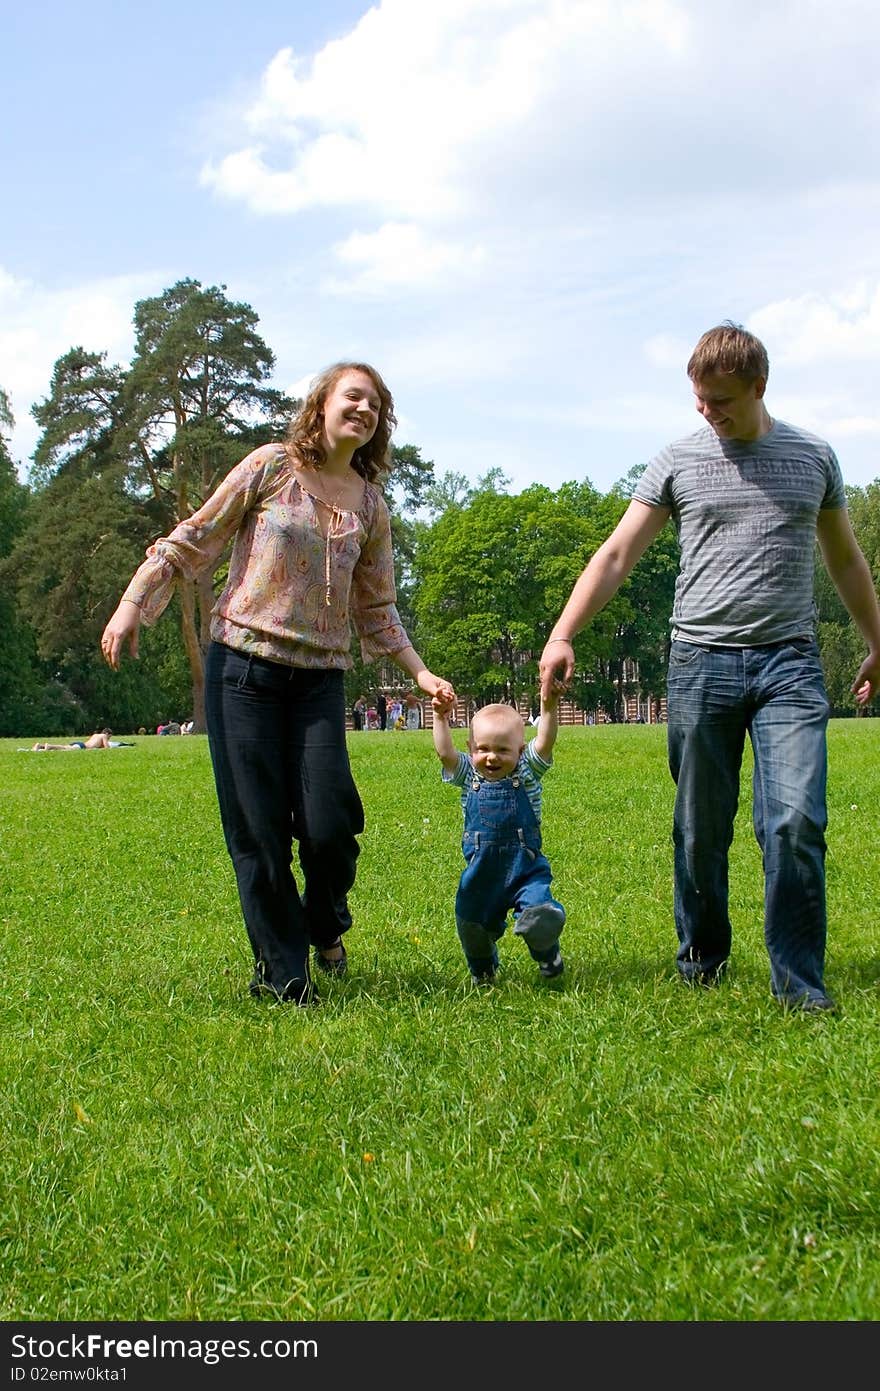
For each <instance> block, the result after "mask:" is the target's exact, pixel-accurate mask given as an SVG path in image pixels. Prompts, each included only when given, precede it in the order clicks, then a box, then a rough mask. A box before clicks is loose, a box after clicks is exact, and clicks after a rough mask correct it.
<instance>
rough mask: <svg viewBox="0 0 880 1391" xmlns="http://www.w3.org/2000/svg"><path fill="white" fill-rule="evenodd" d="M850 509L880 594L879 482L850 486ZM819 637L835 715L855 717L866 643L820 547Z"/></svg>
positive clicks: (817, 593)
mask: <svg viewBox="0 0 880 1391" xmlns="http://www.w3.org/2000/svg"><path fill="white" fill-rule="evenodd" d="M846 494H847V507H848V510H849V514H850V520H851V522H852V527H853V531H854V532H855V536H856V539H857V541H858V543H859V545H860V546H861V548H862V551H863V552H864V555H865V559H866V560H867V562H868V565H869V567H870V569H871V573H872V575H873V579H874V587H875V589H877V590H878V591H880V481H876V480H875V482H873V483H869V484H868V486H867V487H866V488H864V489H862V488H856V487H847V490H846ZM815 593H816V608H817V612H818V619H819V622H818V628H817V635H818V640H819V652H820V655H821V658H822V667H823V670H824V673H825V685H826V688H827V691H828V699H829V702H830V704H831V709H832V712H833V714H835V715H837V716H843V715H855V714H858V713H861V712H860V711H858V710H857V708H856V705H855V702H854V700H853V695H852V691H851V690H850V687H851V685H852V682H853V680H854V678H855V674H856V672H857V671H858V669H859V667H860V666H861V664H862V662H863V660H864V657H865V643H864V639H863V638H862V635H861V633H860V632H859V630H858V628H857V627H856V625H855V624H854V623H853V621H852V619H851V618H850V616H849V614H848V613H847V610H846V608H845V606H844V604H843V601H842V600H841V598H840V595H839V594H838V593H837V590H836V589H835V588H834V585H833V583H832V581H831V579H830V576H829V575H828V572H827V570H826V569H825V566H824V565H823V564H822V559H821V556H820V554H819V551H818V548H817V551H816V575H815Z"/></svg>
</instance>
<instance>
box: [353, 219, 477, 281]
mask: <svg viewBox="0 0 880 1391" xmlns="http://www.w3.org/2000/svg"><path fill="white" fill-rule="evenodd" d="M333 251H334V254H335V256H336V258H337V260H339V261H340V262H342V264H343V265H346V266H351V268H352V270H353V271H354V272H355V274H354V276H351V275H348V276H345V277H339V276H336V277H331V278H330V279H329V280H328V281H327V286H326V287H327V288H328V289H330V290H332V291H334V292H335V293H339V294H347V293H349V292H350V291H352V290H357V291H358V292H359V293H364V294H382V293H383V292H384V291H385V290H386V289H389V288H394V287H402V286H408V285H418V286H421V287H422V288H424V287H426V286H428V285H430V284H431V283H432V282H436V281H438V280H441V279H446V278H447V277H449V276H450V275H454V276H456V277H458V278H460V277H462V276H467V275H468V273H469V272H473V271H476V270H479V268H480V267H481V266H482V265H483V264H484V262H485V260H486V252H485V250H484V249H483V248H482V247H480V246H464V245H462V244H456V243H455V242H452V241H449V240H443V239H441V238H439V237H433V236H430V235H429V234H427V233H426V232H424V231H423V230H422V229H421V228H420V227H418V226H416V225H415V224H414V223H412V222H386V223H385V224H384V225H383V226H382V227H380V228H379V229H378V231H376V232H352V233H351V235H350V236H348V237H347V238H346V239H345V241H342V242H338V243H337V244H336V245H335V246H334V247H333Z"/></svg>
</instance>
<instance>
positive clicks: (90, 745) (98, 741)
mask: <svg viewBox="0 0 880 1391" xmlns="http://www.w3.org/2000/svg"><path fill="white" fill-rule="evenodd" d="M112 733H113V730H112V729H100V730H98V732H97V733H96V734H90V735H89V737H88V739H85V740H83V739H72V740H71V741H70V743H69V744H44V743H42V742H40V740H37V742H36V744H34V745H33V748H32V749H31V752H32V753H52V752H53V751H55V750H60V751H63V752H68V751H69V750H71V749H120V748H123V747H124V743H123V741H122V740H121V739H111V738H110V735H111V734H112Z"/></svg>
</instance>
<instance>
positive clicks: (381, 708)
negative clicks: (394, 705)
mask: <svg viewBox="0 0 880 1391" xmlns="http://www.w3.org/2000/svg"><path fill="white" fill-rule="evenodd" d="M376 713H377V714H378V716H379V728H380V729H387V728H388V698H387V696H386V695H385V692H384V691H380V692H379V694H378V695H377V697H376Z"/></svg>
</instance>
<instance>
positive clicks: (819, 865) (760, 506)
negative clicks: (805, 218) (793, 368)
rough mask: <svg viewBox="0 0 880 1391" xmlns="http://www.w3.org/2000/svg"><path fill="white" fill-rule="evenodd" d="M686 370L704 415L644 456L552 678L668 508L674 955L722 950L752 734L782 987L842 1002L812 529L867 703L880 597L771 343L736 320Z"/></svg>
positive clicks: (553, 648)
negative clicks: (831, 913) (798, 420)
mask: <svg viewBox="0 0 880 1391" xmlns="http://www.w3.org/2000/svg"><path fill="white" fill-rule="evenodd" d="M687 372H688V376H689V377H690V379H691V384H692V387H693V392H694V399H695V404H696V408H697V411H698V412H699V414H700V415H701V416H702V417H703V419H704V420H705V421H706V425H705V427H704V428H703V429H701V430H699V431H697V433H696V434H693V435H690V436H688V437H687V438H686V439H682V440H679V441H677V442H676V443H675V444H671V445H669V446H668V447H667V448H665V449H664V450H662V451H661V453H660V454H658V455H657V457H656V458H655V459H654V460H653V461H652V462H651V463H650V464H649V465H648V467H647V469H646V470H645V472H644V474H643V475H642V477H641V478H640V480H639V482H638V483H637V485H636V488H635V491H634V493H633V500H632V502H631V503H630V505H629V507H628V509H627V511H626V512H625V513H624V515H623V517H622V518H621V520H620V522H619V523H618V525H617V527H616V528H615V530H614V531H613V532H612V534H611V535H610V536H609V537H608V539H607V540H606V541H605V542H604V543H603V544H602V545H601V546H600V547H599V549H598V550H597V551H596V553H595V554H594V556H593V557H592V559H591V560H590V562H589V564H588V565H587V567H586V569H585V570H584V571H583V573H582V574H581V576H580V578H579V579H578V580H577V582H576V584H575V586H574V589H573V590H572V592H571V595H570V597H569V599H568V602H567V604H566V605H565V608H564V609H563V611H562V614H561V615H560V617H559V619H558V620H557V622H556V624H555V626H554V628H553V631H552V633H551V635H550V638H549V639H548V641H547V643H546V645H545V647H544V651H543V654H542V656H541V682H542V690H543V691H545V692H547V691H549V690H550V689H552V687H553V683H554V681H555V680H556V679H557V678H559V677H561V678H562V680H563V681H564V682H565V683H568V682H569V681H570V680H571V677H572V675H573V672H574V653H573V650H572V646H571V643H572V639H573V638H574V637H575V636H576V634H577V633H579V632H580V630H581V629H582V628H583V627H584V626H585V625H586V624H587V623H589V621H590V620H591V619H592V618H593V617H594V616H595V614H597V613H598V612H599V610H600V609H601V608H602V607H603V606H604V605H605V604H607V603H608V600H609V599H610V598H611V597H612V596H613V595H614V594H615V593H616V591H617V589H618V587H619V586H620V585H621V584H622V582H623V581H624V580H625V579H626V577H627V576H628V575H629V573H630V571H631V570H632V569H633V567H634V566H635V565H636V563H637V562H638V560H639V558H640V557H641V555H642V554H643V553H644V551H645V550H646V549H647V547H648V546H649V545H650V544H651V542H652V541H653V540H654V539H655V537H656V536H657V535H658V534H659V532H660V531H661V530H662V528H663V526H664V525H665V524H666V522H667V520H668V519H669V518H670V517H671V518H672V519H673V521H674V524H675V527H676V530H677V532H678V537H679V541H680V544H681V564H680V569H679V574H678V579H677V581H676V587H675V600H674V605H673V611H672V619H671V622H672V645H671V649H670V657H669V676H668V687H667V698H668V725H667V740H668V752H669V767H670V770H671V773H672V777H673V779H674V781H675V784H676V794H675V810H674V816H673V844H674V865H675V898H674V912H675V927H676V933H677V935H678V942H679V946H678V954H677V966H678V971H679V973H680V975H681V977H682V978H683V979H684V980H685V981H687V982H690V983H693V984H702V985H711V984H714V983H715V982H716V981H717V980H718V979H719V977H720V976H721V975H722V973H723V972H724V971H725V969H726V967H727V962H728V958H729V956H730V950H731V940H732V933H731V924H730V917H729V912H728V882H727V871H728V850H729V848H730V844H731V841H732V838H733V824H734V817H735V815H736V810H737V799H738V796H739V782H740V768H741V764H742V756H743V749H744V745H745V737H746V735H747V734H748V736H749V739H750V740H751V744H752V750H753V753H754V764H755V772H754V779H753V797H752V811H753V822H754V829H755V835H756V837H757V840H758V844H759V845H760V847H761V852H762V855H763V866H764V938H765V943H766V947H767V952H768V955H769V958H770V985H771V990H772V993H773V995H774V996H775V998H776V999H777V1000H778V1001H779V1002H780V1003H781V1004H782V1005H783V1006H785V1007H788V1008H797V1009H803V1010H805V1011H807V1012H809V1013H816V1012H819V1011H825V1010H831V1009H833V1008H834V1004H833V1001H832V1000H831V999H830V997H829V996H828V994H827V992H826V989H825V978H824V968H825V937H826V904H825V828H826V824H827V809H826V771H827V769H826V763H827V749H826V726H827V722H828V699H827V696H826V693H825V683H824V678H823V673H822V667H821V664H820V661H819V650H818V646H817V643H816V606H815V602H814V598H813V573H814V552H815V546H816V542H817V540H818V544H819V548H820V551H821V554H822V559H823V561H824V563H825V567H826V569H827V571H828V573H829V575H830V577H831V579H832V581H833V583H834V586H835V588H836V589H837V592H838V594H839V595H840V597H841V599H842V600H843V603H844V604H845V606H846V608H847V610H848V612H849V614H850V615H851V617H852V618H853V620H854V622H855V623H856V625H857V627H858V629H859V631H860V633H861V634H862V637H863V638H864V640H865V645H866V647H867V649H868V653H867V656H866V657H865V660H864V661H863V662H862V664H861V666H860V667H859V670H858V672H857V673H856V677H855V680H854V681H853V684H852V691H853V694H854V696H855V700H856V703H857V704H858V705H860V706H865V705H867V704H868V702H869V701H870V700H872V699H873V698H874V696H875V695H876V694H877V691H878V688H880V608H878V603H877V595H876V593H875V591H874V584H873V580H872V576H871V571H870V569H869V567H868V564H867V562H866V560H865V557H864V555H863V554H862V551H861V549H860V548H859V545H858V543H857V541H856V539H855V536H854V535H853V530H852V526H851V524H850V520H849V515H848V513H847V509H846V494H845V492H844V485H843V479H842V477H841V473H840V467H839V464H838V462H837V458H836V457H835V454H834V451H833V450H832V448H831V446H830V445H828V444H826V443H825V441H824V440H821V439H818V438H817V437H816V436H814V435H811V434H807V432H806V431H804V430H799V429H797V428H795V427H794V426H793V425H788V424H786V423H785V422H784V421H782V420H776V419H774V418H773V417H771V415H770V414H769V412H768V410H767V407H766V405H765V403H764V392H765V389H766V386H767V376H768V372H769V366H768V360H767V353H766V350H765V348H764V345H763V344H762V343H761V342H760V341H759V340H758V339H757V338H756V337H755V336H754V334H751V333H748V332H747V331H746V330H745V329H744V328H742V327H741V326H740V325H738V324H734V323H731V322H729V321H728V322H726V323H724V324H720V325H719V326H718V327H716V328H713V329H710V330H709V331H708V332H707V333H704V334H703V336H702V337H701V339H700V340H699V342H698V343H697V346H696V348H695V349H694V352H693V353H692V355H691V358H690V361H689V362H688V367H687Z"/></svg>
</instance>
